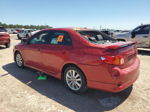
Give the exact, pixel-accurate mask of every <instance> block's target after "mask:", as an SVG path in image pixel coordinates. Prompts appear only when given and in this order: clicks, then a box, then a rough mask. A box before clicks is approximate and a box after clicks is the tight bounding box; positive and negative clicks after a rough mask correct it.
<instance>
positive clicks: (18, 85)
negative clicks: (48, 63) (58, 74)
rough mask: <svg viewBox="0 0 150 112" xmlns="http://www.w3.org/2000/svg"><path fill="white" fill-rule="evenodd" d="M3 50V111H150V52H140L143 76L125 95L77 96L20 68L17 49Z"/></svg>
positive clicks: (0, 54) (93, 92)
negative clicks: (14, 51) (15, 53)
mask: <svg viewBox="0 0 150 112" xmlns="http://www.w3.org/2000/svg"><path fill="white" fill-rule="evenodd" d="M19 42H20V40H18V39H17V37H16V35H14V34H13V35H11V47H10V48H7V49H5V48H4V47H2V46H1V47H0V111H1V112H72V111H77V112H103V111H108V112H109V111H111V112H148V111H150V100H149V99H150V73H149V69H150V49H139V55H138V57H139V58H140V61H141V66H140V77H139V79H138V80H137V81H136V82H135V84H134V86H133V87H130V88H128V89H127V90H125V91H123V92H121V93H109V92H103V91H98V90H92V89H89V90H88V91H87V92H85V93H83V94H81V95H76V94H73V93H71V92H70V91H69V90H67V89H66V88H65V86H64V85H63V83H62V81H59V80H57V79H55V78H53V77H49V78H48V79H47V80H43V81H41V80H37V73H36V71H35V70H33V69H29V68H24V69H20V68H18V67H17V66H16V65H15V63H14V61H13V46H14V45H16V44H17V43H19Z"/></svg>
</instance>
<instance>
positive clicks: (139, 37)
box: [114, 24, 150, 48]
mask: <svg viewBox="0 0 150 112" xmlns="http://www.w3.org/2000/svg"><path fill="white" fill-rule="evenodd" d="M114 38H115V39H117V40H119V41H133V42H137V46H138V47H149V48H150V24H147V25H141V26H138V27H136V28H135V29H133V30H132V31H130V32H128V33H123V34H118V35H115V37H114Z"/></svg>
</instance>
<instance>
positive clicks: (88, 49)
mask: <svg viewBox="0 0 150 112" xmlns="http://www.w3.org/2000/svg"><path fill="white" fill-rule="evenodd" d="M47 30H57V31H58V30H60V31H66V32H68V33H69V35H70V37H71V39H72V46H64V45H28V44H20V45H17V46H15V48H14V52H15V51H19V52H20V53H21V54H22V56H23V59H24V64H25V65H26V66H29V67H31V68H34V69H37V70H40V71H42V72H44V73H47V74H49V75H52V76H54V77H56V78H58V79H61V77H62V68H63V67H64V66H65V65H66V64H74V65H76V66H78V67H79V68H80V69H81V70H82V72H83V73H84V75H85V77H86V79H87V86H88V87H89V88H95V89H99V90H105V91H111V92H119V91H122V90H124V89H126V88H127V87H129V86H130V85H132V84H133V83H134V81H135V80H136V79H137V78H138V75H139V65H140V62H139V59H138V57H137V48H136V45H135V44H134V43H132V42H118V43H113V44H109V45H108V44H107V45H105V44H100V45H95V44H93V43H90V42H88V41H87V40H85V39H84V38H82V37H81V36H80V35H79V34H78V33H77V32H75V31H74V30H72V29H68V28H55V29H47ZM86 30H88V29H86ZM123 45H128V47H121V46H123ZM100 56H121V57H123V58H124V64H122V65H114V64H110V63H105V62H103V61H102V60H101V59H100Z"/></svg>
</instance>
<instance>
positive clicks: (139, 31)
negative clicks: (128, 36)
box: [134, 25, 150, 34]
mask: <svg viewBox="0 0 150 112" xmlns="http://www.w3.org/2000/svg"><path fill="white" fill-rule="evenodd" d="M149 31H150V26H148V25H146V26H140V27H138V28H136V29H135V30H134V33H135V34H149Z"/></svg>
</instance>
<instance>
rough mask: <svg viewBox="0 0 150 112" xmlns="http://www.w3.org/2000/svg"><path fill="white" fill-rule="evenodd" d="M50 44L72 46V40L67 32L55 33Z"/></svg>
mask: <svg viewBox="0 0 150 112" xmlns="http://www.w3.org/2000/svg"><path fill="white" fill-rule="evenodd" d="M50 44H56V45H71V44H72V42H71V38H70V36H69V34H68V33H67V32H65V31H53V33H52V34H51V36H50Z"/></svg>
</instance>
